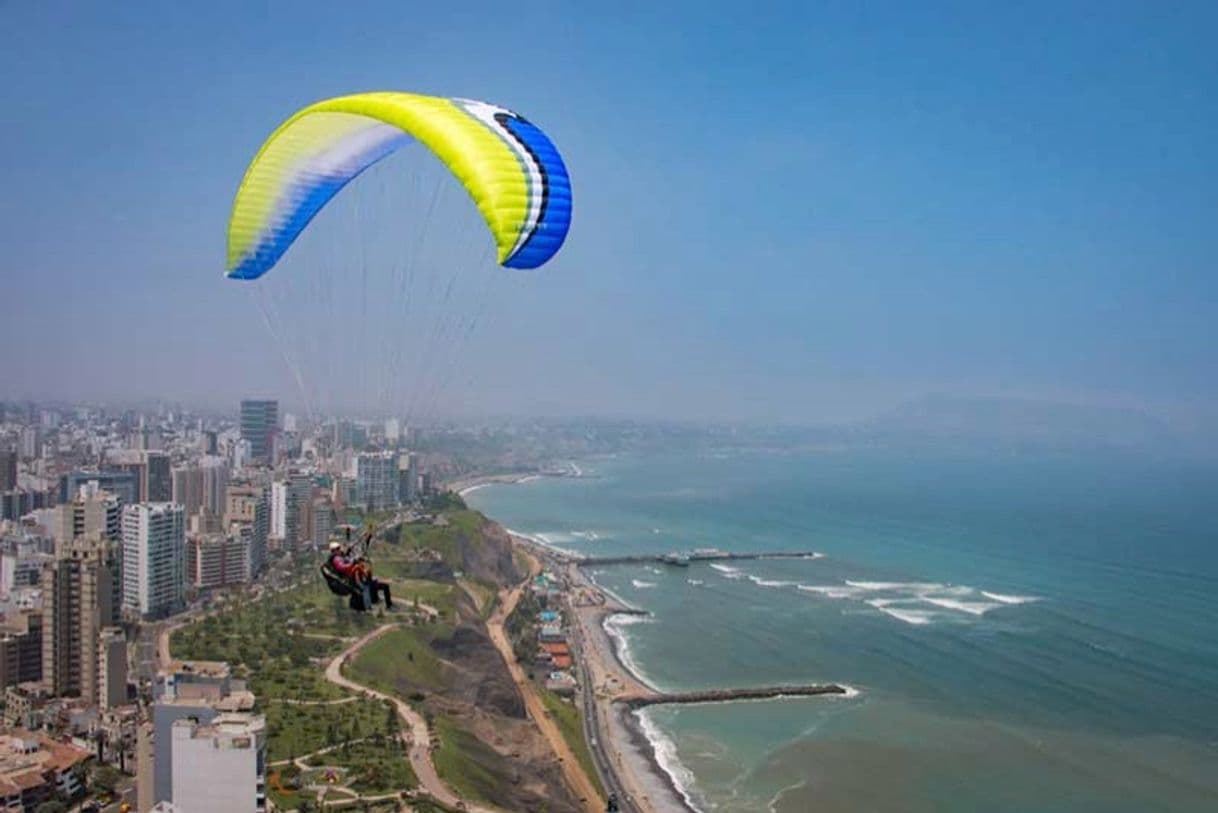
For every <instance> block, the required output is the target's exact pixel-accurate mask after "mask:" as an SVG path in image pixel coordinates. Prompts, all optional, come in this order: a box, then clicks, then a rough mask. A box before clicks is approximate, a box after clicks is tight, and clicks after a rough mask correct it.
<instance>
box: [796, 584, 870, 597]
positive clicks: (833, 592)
mask: <svg viewBox="0 0 1218 813" xmlns="http://www.w3.org/2000/svg"><path fill="white" fill-rule="evenodd" d="M795 589H796V590H803V591H804V592H805V593H816V594H818V595H821V596H824V597H825V598H855V597H857V596H858V595H859V594H860V593H862V592H863V591H862V590H860V589H859V588H857V587H850V586H849V585H839V584H797V585H795Z"/></svg>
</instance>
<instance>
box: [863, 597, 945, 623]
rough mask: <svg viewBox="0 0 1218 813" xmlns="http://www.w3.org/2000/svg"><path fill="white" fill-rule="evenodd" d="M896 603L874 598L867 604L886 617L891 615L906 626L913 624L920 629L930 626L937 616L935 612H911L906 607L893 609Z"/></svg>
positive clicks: (894, 600) (895, 600) (890, 600)
mask: <svg viewBox="0 0 1218 813" xmlns="http://www.w3.org/2000/svg"><path fill="white" fill-rule="evenodd" d="M896 602H897V599H885V598H873V599H871V600H869V601H868V602H867V603H868V604H870V605H871V606H872V607H875V608H876V609H877V610H879V611H880V612H882V613H884V614H885V615H890V616H892V617H893V618H895V619H897V620H899V621H904V622H905V623H906V624H913V625H914V626H919V627H920V626H923V625H925V624H929V623H930V622H931V619H932V618H934V616H935V613H934V611H933V610H910V609H908V608H904V607H893V606H892V605H893V604H895V603H896Z"/></svg>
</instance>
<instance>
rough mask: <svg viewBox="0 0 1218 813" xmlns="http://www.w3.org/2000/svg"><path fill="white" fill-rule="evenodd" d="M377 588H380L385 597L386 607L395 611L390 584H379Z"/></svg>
mask: <svg viewBox="0 0 1218 813" xmlns="http://www.w3.org/2000/svg"><path fill="white" fill-rule="evenodd" d="M376 586H377V587H378V588H380V591H381V595H383V596H384V597H385V607H387V608H388V609H390V610H392V609H393V599H392V598H390V596H389V583H388V582H377V583H376Z"/></svg>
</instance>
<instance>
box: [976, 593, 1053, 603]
mask: <svg viewBox="0 0 1218 813" xmlns="http://www.w3.org/2000/svg"><path fill="white" fill-rule="evenodd" d="M981 595H983V596H985V597H986V598H989V599H993V600H994V601H997V602H999V603H1000V604H1030V603H1032V602H1033V601H1040V596H1012V595H1007V594H1005V593H990V592H988V591H986V590H982V591H981Z"/></svg>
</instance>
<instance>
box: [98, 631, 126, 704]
mask: <svg viewBox="0 0 1218 813" xmlns="http://www.w3.org/2000/svg"><path fill="white" fill-rule="evenodd" d="M94 702H95V703H97V705H98V706H100V707H101V708H102V709H111V708H114V707H115V706H122V705H124V704H126V702H127V639H126V637H125V636H124V635H123V631H122V630H121V629H119V628H118V627H107V628H105V629H103V630H102V631H101V636H100V638H99V639H98V642H97V697H96V698H95V700H94Z"/></svg>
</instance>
